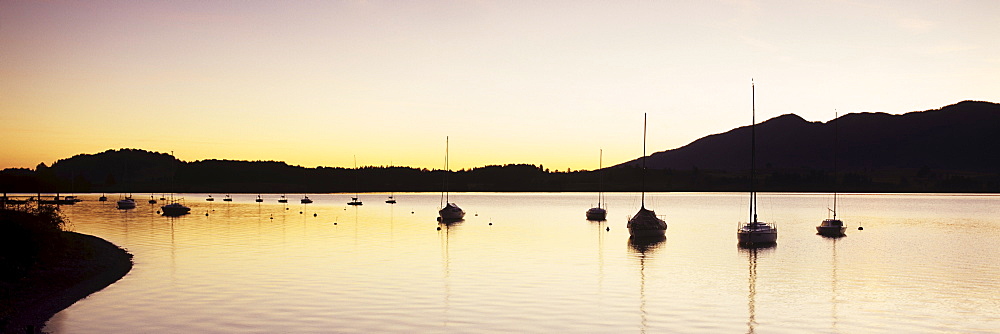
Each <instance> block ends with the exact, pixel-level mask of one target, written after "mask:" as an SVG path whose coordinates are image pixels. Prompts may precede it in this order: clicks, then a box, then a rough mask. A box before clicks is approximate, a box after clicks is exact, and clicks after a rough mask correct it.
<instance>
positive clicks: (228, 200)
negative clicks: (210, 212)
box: [222, 195, 233, 202]
mask: <svg viewBox="0 0 1000 334" xmlns="http://www.w3.org/2000/svg"><path fill="white" fill-rule="evenodd" d="M222 201H223V202H232V201H233V198H232V197H229V195H226V198H223V199H222Z"/></svg>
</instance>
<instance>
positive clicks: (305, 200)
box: [299, 195, 313, 204]
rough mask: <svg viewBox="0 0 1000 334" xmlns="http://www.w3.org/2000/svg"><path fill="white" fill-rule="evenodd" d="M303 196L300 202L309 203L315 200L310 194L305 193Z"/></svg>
mask: <svg viewBox="0 0 1000 334" xmlns="http://www.w3.org/2000/svg"><path fill="white" fill-rule="evenodd" d="M302 196H304V197H302V200H300V201H299V202H302V204H309V203H312V202H313V200H311V199H309V196H305V195H302Z"/></svg>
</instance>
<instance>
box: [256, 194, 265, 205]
mask: <svg viewBox="0 0 1000 334" xmlns="http://www.w3.org/2000/svg"><path fill="white" fill-rule="evenodd" d="M253 201H254V202H257V203H260V202H263V201H264V199H263V198H260V195H257V199H255V200H253Z"/></svg>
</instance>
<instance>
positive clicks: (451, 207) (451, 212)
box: [438, 136, 465, 222]
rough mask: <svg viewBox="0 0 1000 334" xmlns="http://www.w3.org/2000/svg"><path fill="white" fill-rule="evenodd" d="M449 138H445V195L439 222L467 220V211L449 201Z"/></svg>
mask: <svg viewBox="0 0 1000 334" xmlns="http://www.w3.org/2000/svg"><path fill="white" fill-rule="evenodd" d="M448 145H449V143H448V137H447V136H445V137H444V169H445V174H444V193H443V194H442V195H444V196H443V200H444V201H443V202H444V203H443V204H444V206H443V207H441V210H438V221H441V222H447V221H459V220H462V219H464V218H465V211H464V210H462V208H460V207H458V205H457V204H455V203H451V202H449V199H448V175H449V174H451V169H450V168H449V166H448V151H449V146H448Z"/></svg>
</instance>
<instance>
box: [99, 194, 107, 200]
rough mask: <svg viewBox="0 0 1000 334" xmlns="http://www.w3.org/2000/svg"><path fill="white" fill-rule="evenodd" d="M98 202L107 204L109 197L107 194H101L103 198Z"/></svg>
mask: <svg viewBox="0 0 1000 334" xmlns="http://www.w3.org/2000/svg"><path fill="white" fill-rule="evenodd" d="M97 200H98V201H101V202H107V201H108V196H107V195H106V194H101V197H98V198H97Z"/></svg>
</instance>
